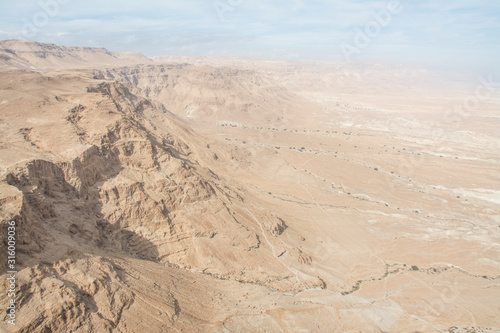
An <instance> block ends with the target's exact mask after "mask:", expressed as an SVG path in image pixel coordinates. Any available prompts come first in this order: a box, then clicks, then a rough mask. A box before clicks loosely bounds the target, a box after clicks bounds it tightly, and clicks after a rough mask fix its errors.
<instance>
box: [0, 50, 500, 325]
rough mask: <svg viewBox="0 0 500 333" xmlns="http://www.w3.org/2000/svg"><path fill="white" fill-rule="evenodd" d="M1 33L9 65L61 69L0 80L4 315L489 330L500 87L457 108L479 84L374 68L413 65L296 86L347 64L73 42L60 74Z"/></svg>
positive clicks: (48, 321) (499, 272)
mask: <svg viewBox="0 0 500 333" xmlns="http://www.w3.org/2000/svg"><path fill="white" fill-rule="evenodd" d="M6 43H8V45H9V47H10V49H14V50H16V52H15V53H16V54H17V56H18V57H21V56H20V55H19V54H20V53H19V52H18V51H23V53H22V59H23V63H22V65H15V66H18V67H22V68H27V67H29V66H35V67H43V66H46V67H51V66H53V68H52V69H51V70H52V71H49V70H45V71H41V70H39V71H29V70H26V69H22V70H13V69H11V67H8V68H9V70H4V71H2V72H1V73H0V75H1V76H2V80H1V83H0V106H1V113H0V128H1V129H2V138H1V146H0V167H1V170H2V181H1V184H0V212H1V217H2V220H1V221H2V222H1V223H2V224H1V232H2V233H3V235H6V227H7V222H8V221H10V220H15V221H16V223H17V230H18V235H17V256H18V258H17V259H18V263H17V264H18V267H17V268H18V271H19V272H18V274H17V277H18V283H19V284H18V289H17V297H16V300H17V304H18V305H19V309H18V312H17V325H16V327H15V329H13V327H10V326H8V325H7V324H5V323H6V317H2V318H1V319H2V322H1V325H2V326H0V327H1V329H2V330H4V331H6V332H14V331H16V332H47V331H52V332H68V331H73V332H107V331H117V332H168V331H182V332H257V331H258V332H264V331H267V332H348V331H351V332H381V331H382V332H445V331H451V332H467V331H476V332H495V331H498V330H500V321H499V319H498V318H500V312H499V311H500V303H499V301H498V300H499V299H500V284H499V281H500V247H499V245H498V244H500V228H499V226H500V216H499V214H498V211H499V204H500V201H499V192H498V190H499V184H500V178H499V174H498V167H499V162H500V161H499V150H498V143H499V136H498V129H499V128H500V120H499V118H498V115H497V113H496V112H495V110H498V106H499V105H500V95H499V94H498V92H499V91H500V87H499V86H498V85H493V86H492V87H493V88H491V89H492V90H493V91H492V93H491V94H490V96H489V97H488V98H487V99H484V100H481V103H480V104H479V106H478V107H477V108H476V109H475V110H474V113H469V114H465V113H462V114H460V116H461V118H457V117H455V118H453V119H454V121H453V122H452V121H451V120H450V118H449V117H448V118H445V117H443V114H444V112H445V111H446V110H447V109H450V108H452V107H453V105H455V104H457V103H463V101H464V99H466V98H467V97H468V96H474V89H475V87H477V85H479V84H480V83H479V82H476V83H475V84H472V85H468V86H467V85H463V84H459V83H456V82H450V85H449V86H447V87H445V88H443V89H442V90H436V86H435V85H434V84H433V83H432V82H434V81H433V80H432V79H429V78H433V77H434V74H433V73H427V72H422V71H421V70H420V69H418V70H414V73H416V74H415V77H412V76H411V75H410V76H409V80H410V82H412V84H410V86H411V85H415V86H418V87H419V88H418V89H416V90H414V89H413V88H412V87H409V88H404V89H402V90H404V91H406V95H405V96H404V97H401V96H399V95H398V96H395V94H394V91H393V90H392V88H394V87H397V86H398V84H399V83H400V81H398V80H396V79H394V80H393V81H392V83H390V84H387V85H386V86H382V87H381V86H380V85H377V84H376V82H382V81H384V82H385V81H387V78H391V77H392V78H396V77H399V76H401V75H408V73H411V70H410V69H401V68H393V70H392V71H391V68H390V67H388V68H384V70H380V68H378V67H377V66H374V67H373V68H372V69H371V70H369V69H370V68H363V69H362V71H361V72H359V69H358V72H357V73H358V74H359V73H361V74H359V75H361V76H359V75H358V76H356V75H354V78H351V79H350V78H348V77H345V78H344V81H346V82H348V84H345V85H343V84H340V83H338V82H337V83H335V84H334V82H333V81H330V83H328V84H327V87H326V88H324V89H323V88H321V87H320V86H321V84H319V85H318V86H316V87H313V88H311V89H310V90H308V89H305V88H304V87H305V86H308V84H305V83H304V82H303V83H302V84H301V82H302V81H304V80H306V81H307V82H314V81H315V80H321V79H322V78H323V79H325V78H332V77H334V76H335V73H339V71H346V70H347V69H346V68H348V67H349V66H351V65H346V66H347V67H344V68H341V66H340V65H336V66H333V65H328V66H326V65H325V67H324V70H323V71H318V70H317V67H316V66H318V65H314V66H312V65H311V64H303V65H301V67H300V73H299V72H296V73H295V75H294V74H293V72H292V73H288V71H286V73H284V72H281V71H282V69H283V68H287V67H288V66H290V64H286V63H284V64H282V67H279V68H278V67H273V66H271V67H269V64H266V63H264V62H256V63H253V64H248V63H245V62H244V63H242V62H241V61H238V60H234V63H232V64H228V63H224V62H221V61H219V62H217V63H211V64H208V65H213V66H216V67H211V66H207V64H206V63H201V64H194V65H185V64H184V65H183V64H178V63H176V64H164V63H154V64H147V65H137V66H132V65H131V64H130V63H127V64H124V63H122V62H121V60H120V59H119V58H116V55H115V56H113V53H110V54H111V56H109V55H106V54H107V53H106V52H107V51H102V50H95V49H91V50H80V49H78V50H77V49H71V48H64V50H63V51H64V54H65V55H64V56H63V57H62V58H61V60H60V61H61V65H60V68H61V70H58V71H55V70H54V69H55V67H57V65H58V62H57V61H56V62H53V63H51V64H50V66H49V65H47V63H45V62H43V66H42V65H41V62H40V61H41V60H40V59H39V57H38V56H37V52H38V51H37V50H38V49H37V50H32V49H31V48H32V47H34V46H33V44H29V43H24V42H19V43H15V42H13V41H8V42H2V47H3V48H5V47H6V46H5V45H7V44H6ZM27 45H29V46H30V47H29V48H27ZM37 47H39V46H37ZM57 49H58V52H63V51H61V50H62V49H61V48H59V47H57ZM79 52H80V53H79ZM81 52H83V53H84V54H94V53H96V54H99V57H101V55H102V54H104V55H106V57H111V58H106V59H109V61H111V62H110V63H108V66H107V67H108V68H103V65H104V64H103V62H101V60H100V59H102V58H99V60H96V58H92V57H90V56H89V57H84V56H82V53H81ZM68 57H75V58H76V57H80V58H81V59H82V60H81V61H80V60H78V62H73V60H72V61H69V60H68V61H66V60H67V59H68ZM49 58H50V57H49ZM2 59H3V58H2ZM113 59H114V60H113ZM134 59H135V58H134ZM155 60H157V61H158V60H165V59H155ZM171 60H172V59H171ZM51 61H52V60H51ZM106 61H107V60H106ZM134 61H135V60H134ZM212 61H213V60H212ZM9 64H10V65H12V64H13V62H12V61H11V60H9ZM71 64H72V65H73V67H74V68H77V67H78V68H82V67H85V69H69V68H70V67H68V66H70V65H71ZM10 65H9V66H10ZM219 65H223V66H222V67H219ZM13 66H14V65H13ZM124 66H126V67H124ZM251 66H253V67H254V69H252V68H251ZM339 66H340V67H339ZM367 66H368V65H367ZM91 67H96V68H94V69H92V70H88V68H91ZM270 68H271V69H270ZM272 68H276V70H275V71H272ZM351 70H352V68H351ZM367 71H368V73H371V74H372V75H373V77H372V78H371V79H370V80H367V81H363V80H362V79H360V78H363V77H365V76H366V75H368V74H366V73H367ZM287 73H288V74H287ZM363 73H364V74H363ZM401 73H404V74H401ZM280 75H281V76H280ZM280 77H281V78H282V79H280ZM380 78H382V79H383V80H382V79H380ZM379 79H380V80H382V81H377V80H379ZM400 80H402V79H400ZM412 80H413V81H412ZM360 82H361V83H360ZM358 85H359V86H360V87H366V89H360V90H356V86H358ZM471 87H472V88H471ZM422 92H425V94H424V95H422ZM277 110H278V111H277ZM280 110H281V111H280ZM443 110H444V111H443ZM454 116H456V115H454ZM457 119H459V120H457ZM2 237H4V236H2ZM5 244H6V241H5V238H4V242H3V245H2V248H4V245H5ZM5 265H6V253H5V251H2V253H1V254H0V267H1V271H0V272H1V273H2V274H4V273H5V272H6V270H7V269H6V266H5ZM6 276H7V275H6V274H4V275H2V284H1V287H0V302H1V304H6V302H7V300H8V298H7V295H6V290H5V289H6V287H7V282H6ZM2 313H3V315H2V316H5V312H2Z"/></svg>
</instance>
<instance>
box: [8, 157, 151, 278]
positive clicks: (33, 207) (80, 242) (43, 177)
mask: <svg viewBox="0 0 500 333" xmlns="http://www.w3.org/2000/svg"><path fill="white" fill-rule="evenodd" d="M114 162H116V161H114ZM67 168H68V164H66V163H62V164H55V163H52V162H48V161H44V160H34V161H31V162H29V163H28V164H27V165H26V167H25V168H24V169H22V170H17V171H16V172H13V173H9V174H8V175H7V176H6V178H5V181H6V182H7V183H8V184H9V185H11V186H14V187H16V188H17V189H18V190H19V191H20V192H21V193H22V194H20V195H19V194H18V195H17V196H16V197H12V198H10V199H11V201H17V204H18V206H20V209H19V211H18V212H17V214H11V215H10V216H2V222H1V226H2V228H1V229H3V230H2V243H3V244H4V245H5V248H7V222H8V221H11V220H14V221H15V222H16V256H17V258H16V260H17V270H21V269H23V268H25V267H30V266H35V265H38V264H51V263H55V262H58V261H61V260H65V259H81V258H86V257H88V256H89V255H90V256H104V257H110V258H113V257H131V258H136V259H143V260H151V261H156V259H157V258H158V250H157V247H156V246H155V245H154V244H153V243H151V242H150V241H149V240H147V239H146V238H144V237H142V236H141V235H139V234H137V233H136V232H134V231H133V230H129V229H125V228H122V227H121V226H120V225H118V223H116V224H111V223H110V222H109V221H107V220H106V219H105V218H103V216H104V214H103V211H102V209H103V203H102V200H101V198H100V195H99V184H100V183H101V184H102V183H103V182H104V181H105V180H108V179H112V178H113V177H115V176H116V175H117V174H118V173H119V172H120V171H121V170H122V169H123V167H122V166H121V165H120V164H119V163H114V164H113V167H112V168H111V169H110V170H108V172H106V173H101V172H100V171H102V170H98V169H96V170H92V171H88V170H85V168H83V169H82V170H83V171H81V172H80V173H90V174H86V175H83V174H81V175H80V180H79V185H78V186H77V187H75V186H74V185H71V184H69V183H68V182H67V180H66V176H65V174H66V175H67V172H66V173H65V172H64V170H63V169H67ZM66 171H67V170H66ZM19 200H21V201H22V202H21V203H20V202H19ZM4 204H5V200H3V202H0V205H4ZM136 244H140V248H141V249H143V251H139V252H137V251H135V246H134V245H136ZM4 252H5V251H2V253H1V254H0V261H1V264H0V265H1V266H0V274H4V273H5V272H6V271H7V269H6V268H7V267H6V262H7V260H6V259H7V258H6V253H4ZM49 253H50V254H49ZM49 256H51V257H49Z"/></svg>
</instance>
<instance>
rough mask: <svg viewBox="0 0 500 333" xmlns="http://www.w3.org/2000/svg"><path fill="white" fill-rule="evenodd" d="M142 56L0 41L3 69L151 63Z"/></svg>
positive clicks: (90, 48)
mask: <svg viewBox="0 0 500 333" xmlns="http://www.w3.org/2000/svg"><path fill="white" fill-rule="evenodd" d="M150 62H152V60H151V59H150V58H148V57H146V56H145V55H143V54H141V53H134V52H112V51H109V50H107V49H105V48H97V47H80V46H60V45H55V44H50V43H38V42H34V41H26V40H3V41H0V69H16V68H31V69H69V68H87V67H96V66H126V65H132V64H140V63H150Z"/></svg>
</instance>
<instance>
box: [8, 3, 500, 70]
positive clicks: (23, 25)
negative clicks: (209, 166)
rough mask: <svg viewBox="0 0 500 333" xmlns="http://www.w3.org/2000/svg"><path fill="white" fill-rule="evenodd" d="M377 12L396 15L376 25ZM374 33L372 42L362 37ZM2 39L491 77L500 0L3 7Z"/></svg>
mask: <svg viewBox="0 0 500 333" xmlns="http://www.w3.org/2000/svg"><path fill="white" fill-rule="evenodd" d="M391 3H393V4H392V5H391ZM43 4H47V6H46V8H45V9H44V8H43V7H44V6H43ZM391 6H393V7H391ZM391 8H397V9H398V10H394V11H391ZM377 13H386V14H387V13H389V14H390V15H389V16H387V15H386V16H385V19H388V20H386V21H379V22H377V20H376V19H375V16H374V15H376V14H377ZM380 22H382V23H383V25H382V24H381V23H380ZM377 25H378V27H377ZM367 28H371V29H372V30H369V31H371V36H369V37H368V42H367V40H366V39H364V40H362V39H360V37H359V36H360V34H361V33H365V34H366V29H367ZM356 37H357V38H358V39H357V41H358V44H356ZM0 39H31V40H36V41H39V42H50V43H56V44H61V45H74V46H99V47H106V48H107V49H109V50H112V51H135V52H142V53H144V54H145V55H148V56H153V55H166V54H168V55H197V56H198V55H201V56H244V57H254V58H266V59H287V60H341V61H345V60H350V61H362V62H385V61H388V62H403V63H421V64H427V65H438V66H440V65H453V66H460V67H466V68H472V69H481V70H482V71H483V72H484V71H488V70H490V71H495V70H496V69H498V68H499V67H500V66H499V65H500V63H499V60H498V59H500V1H498V0H453V1H450V0H446V1H445V0H421V1H419V0H409V1H408V0H400V1H371V0H350V1H348V0H330V1H327V0H310V1H307V0H274V1H273V0H268V1H264V0H261V1H259V0H184V1H177V0H168V1H152V0H147V1H130V0H119V1H118V0H110V1H106V0H101V1H95V0H87V1H78V0H39V1H38V0H35V1H31V0H25V1H23V0H21V1H6V0H2V1H1V2H0ZM360 40H362V41H363V42H364V44H363V43H359V41H360ZM346 50H347V51H346ZM353 50H354V51H355V52H354V51H353ZM346 54H347V56H346Z"/></svg>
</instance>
